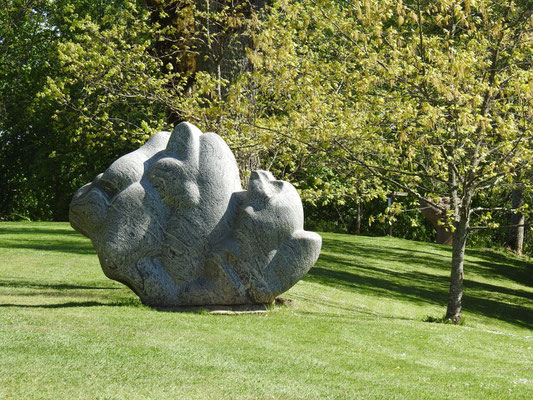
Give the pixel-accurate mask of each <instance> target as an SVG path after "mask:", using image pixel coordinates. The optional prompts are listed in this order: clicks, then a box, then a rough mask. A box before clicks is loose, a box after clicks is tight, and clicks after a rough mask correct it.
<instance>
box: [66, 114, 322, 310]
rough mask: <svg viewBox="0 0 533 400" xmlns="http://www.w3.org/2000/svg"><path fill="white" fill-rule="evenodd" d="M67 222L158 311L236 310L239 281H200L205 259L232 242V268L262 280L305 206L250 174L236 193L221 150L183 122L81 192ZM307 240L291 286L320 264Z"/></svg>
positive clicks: (110, 270)
mask: <svg viewBox="0 0 533 400" xmlns="http://www.w3.org/2000/svg"><path fill="white" fill-rule="evenodd" d="M237 193H241V195H240V197H239V196H236V194H237ZM70 221H71V224H72V226H73V227H74V229H76V230H77V231H79V232H80V233H82V234H84V235H86V236H88V237H89V238H90V239H91V240H92V242H93V244H94V246H95V248H96V251H97V253H98V256H99V259H100V263H101V265H102V269H103V271H104V273H105V274H106V275H107V276H108V277H109V278H111V279H114V280H117V281H120V282H123V283H125V284H126V285H128V286H129V287H130V288H132V289H133V290H134V291H135V292H136V293H137V294H138V295H139V296H140V297H141V299H142V300H143V302H145V303H147V304H151V305H158V306H176V305H190V304H197V303H199V305H200V304H222V303H224V304H234V303H236V302H239V301H240V302H242V301H243V300H242V298H243V296H241V295H239V296H240V297H239V296H237V295H234V294H233V292H232V290H233V291H234V292H235V291H238V290H240V289H242V288H240V289H236V288H235V287H231V285H236V286H238V285H237V283H236V281H231V279H230V280H226V281H224V282H222V281H216V282H215V281H213V282H210V281H209V278H208V274H207V275H206V272H205V271H206V258H207V257H208V256H209V257H211V258H212V257H213V249H214V248H217V246H218V245H217V243H218V242H219V241H220V240H225V239H224V238H225V237H233V238H237V239H236V240H237V242H239V246H240V248H241V251H240V252H239V257H241V258H242V260H241V261H242V262H240V263H239V265H238V266H235V268H238V269H239V270H240V271H241V272H242V270H243V269H244V270H246V269H247V268H251V269H256V270H258V271H256V272H257V273H259V274H260V271H261V270H262V269H263V267H265V266H264V265H263V266H261V265H259V264H261V263H263V264H264V263H269V262H270V261H271V260H272V257H273V256H274V255H275V254H276V252H277V250H278V248H280V247H281V246H282V245H285V244H284V243H285V242H288V241H290V240H292V239H291V238H293V237H294V235H295V232H304V231H303V209H302V204H301V201H300V198H299V196H298V193H297V192H296V190H295V189H294V187H293V186H292V185H290V184H289V183H287V182H283V181H278V180H275V179H274V177H273V176H272V175H271V174H270V173H268V172H265V171H255V172H253V173H252V176H251V179H250V188H249V190H248V192H242V189H241V185H240V180H239V173H238V168H237V164H236V162H235V158H234V156H233V154H232V153H231V151H230V149H229V148H228V147H227V145H226V144H225V143H224V141H223V140H222V139H221V138H220V137H219V136H218V135H216V134H214V133H205V134H202V133H201V132H200V131H199V130H198V129H197V128H196V127H194V126H193V125H191V124H188V123H181V124H180V125H178V126H177V127H176V128H175V129H174V131H173V132H172V133H169V132H159V133H157V134H156V135H154V136H153V137H152V138H151V139H150V140H149V141H148V142H146V143H145V144H144V145H143V146H142V147H141V148H139V149H138V150H136V151H134V152H132V153H129V154H126V155H125V156H123V157H121V158H119V159H118V160H116V161H115V162H114V163H113V164H111V166H110V167H109V168H108V169H107V170H106V171H105V172H104V173H103V174H100V175H98V176H97V177H96V178H95V179H94V181H93V182H92V183H89V184H87V185H85V186H83V187H82V188H81V189H79V190H78V191H77V192H76V194H75V195H74V197H73V199H72V202H71V206H70ZM305 234H309V235H311V233H309V232H305ZM309 235H307V236H309ZM307 236H306V237H307ZM311 236H312V235H311ZM311 236H309V237H308V239H309V240H311V239H312V240H311V242H313V243H314V244H313V246H314V247H313V248H314V250H313V251H312V252H311V253H310V255H309V256H308V257H307V258H308V260H307V258H306V259H305V260H306V261H305V262H302V259H300V260H297V261H298V262H297V263H296V264H298V265H300V267H299V268H300V270H301V271H300V272H299V274H300V276H298V278H297V279H300V278H301V275H303V274H304V273H305V272H306V271H307V270H308V269H309V268H310V267H311V265H312V264H313V263H314V262H315V261H316V258H317V257H318V251H319V249H320V238H319V237H318V238H317V237H316V236H317V235H316V236H312V237H311ZM291 251H292V250H291ZM292 252H293V253H294V251H292ZM299 257H300V256H299ZM215 258H216V257H215ZM300 258H301V257H300ZM304 258H305V257H304ZM302 265H303V267H302ZM302 271H303V272H302ZM257 273H254V274H256V275H257ZM230 274H231V273H230ZM254 274H252V275H254ZM235 279H237V278H235ZM297 279H294V278H291V282H287V283H286V284H284V285H282V286H283V287H285V286H287V285H288V287H290V286H292V285H293V284H294V283H296V281H297ZM191 282H192V283H191ZM250 285H252V286H253V285H254V283H253V282H252V283H250ZM261 285H262V287H263V286H265V284H264V283H263V284H261ZM207 286H209V287H211V289H210V290H209V291H206V289H205V288H206V287H207ZM267 286H268V285H267ZM278 286H279V285H278ZM280 287H281V286H280ZM262 290H263V289H262ZM263 291H264V290H263ZM267 292H268V290H267ZM241 294H242V293H241ZM262 298H268V299H270V297H269V296H266V297H264V296H263V297H262ZM252 301H254V300H253V299H252ZM217 302H218V303H217Z"/></svg>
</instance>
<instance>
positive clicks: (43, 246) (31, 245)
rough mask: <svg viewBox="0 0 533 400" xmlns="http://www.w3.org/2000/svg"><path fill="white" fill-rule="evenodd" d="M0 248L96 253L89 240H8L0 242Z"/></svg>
mask: <svg viewBox="0 0 533 400" xmlns="http://www.w3.org/2000/svg"><path fill="white" fill-rule="evenodd" d="M0 248H4V249H27V250H40V251H57V252H60V253H75V254H96V251H95V250H94V248H93V246H92V244H91V242H87V243H85V242H77V241H76V242H67V241H65V240H49V239H44V240H43V239H39V238H36V239H35V240H28V239H25V240H17V241H14V240H10V241H9V242H7V243H0Z"/></svg>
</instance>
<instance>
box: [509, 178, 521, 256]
mask: <svg viewBox="0 0 533 400" xmlns="http://www.w3.org/2000/svg"><path fill="white" fill-rule="evenodd" d="M512 196H513V197H512V200H511V202H512V205H511V207H512V208H513V209H517V208H519V207H521V206H523V205H524V197H523V193H522V188H521V187H517V188H515V189H513V194H512ZM524 223H525V217H524V214H522V213H520V212H519V213H516V214H514V213H513V214H512V215H511V225H514V226H512V227H511V231H510V232H509V246H510V247H511V250H514V251H516V253H517V254H518V255H521V254H522V247H523V245H524Z"/></svg>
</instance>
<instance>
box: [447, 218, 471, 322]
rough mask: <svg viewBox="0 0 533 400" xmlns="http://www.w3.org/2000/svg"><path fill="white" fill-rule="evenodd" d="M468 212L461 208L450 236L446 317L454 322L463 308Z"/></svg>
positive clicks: (457, 320)
mask: <svg viewBox="0 0 533 400" xmlns="http://www.w3.org/2000/svg"><path fill="white" fill-rule="evenodd" d="M468 213H469V212H468V210H464V209H463V210H461V214H460V217H459V221H457V222H456V224H455V232H454V233H453V238H452V271H451V276H450V295H449V298H448V309H447V310H446V319H450V320H452V321H453V322H455V323H459V322H461V314H462V308H463V304H462V300H463V276H464V273H463V270H464V257H465V246H466V237H467V235H468V223H469V219H470V218H469V215H468Z"/></svg>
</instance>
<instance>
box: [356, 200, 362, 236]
mask: <svg viewBox="0 0 533 400" xmlns="http://www.w3.org/2000/svg"><path fill="white" fill-rule="evenodd" d="M355 234H356V235H360V234H361V200H357V217H356V220H355Z"/></svg>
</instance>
